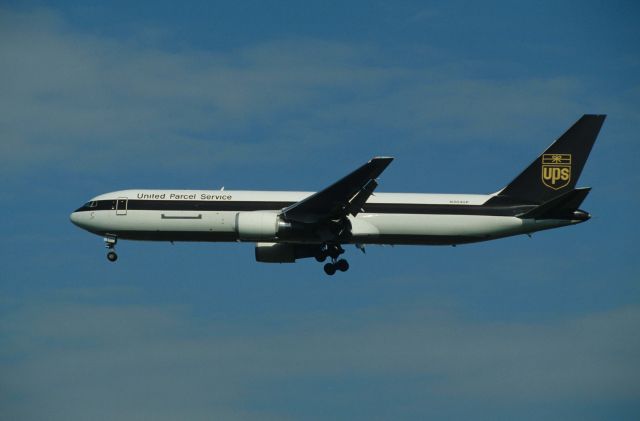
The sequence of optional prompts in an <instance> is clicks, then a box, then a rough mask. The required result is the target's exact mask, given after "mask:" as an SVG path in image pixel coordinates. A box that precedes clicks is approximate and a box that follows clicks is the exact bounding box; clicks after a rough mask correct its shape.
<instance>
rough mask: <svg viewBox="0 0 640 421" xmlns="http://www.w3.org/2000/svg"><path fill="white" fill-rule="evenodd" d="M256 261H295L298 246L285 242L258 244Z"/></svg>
mask: <svg viewBox="0 0 640 421" xmlns="http://www.w3.org/2000/svg"><path fill="white" fill-rule="evenodd" d="M256 261H257V262H263V263H294V262H295V261H296V246H294V245H293V244H283V243H258V244H256Z"/></svg>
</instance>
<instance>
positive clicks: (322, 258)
mask: <svg viewBox="0 0 640 421" xmlns="http://www.w3.org/2000/svg"><path fill="white" fill-rule="evenodd" d="M325 260H327V255H326V254H324V253H320V254H317V255H316V261H318V262H324V261H325Z"/></svg>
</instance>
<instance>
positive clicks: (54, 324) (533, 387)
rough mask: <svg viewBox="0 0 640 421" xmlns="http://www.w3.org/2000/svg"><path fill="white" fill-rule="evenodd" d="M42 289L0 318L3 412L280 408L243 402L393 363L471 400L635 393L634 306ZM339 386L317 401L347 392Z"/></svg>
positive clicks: (396, 371)
mask: <svg viewBox="0 0 640 421" xmlns="http://www.w3.org/2000/svg"><path fill="white" fill-rule="evenodd" d="M121 293H123V292H121ZM82 296H83V297H86V296H87V295H86V293H83V294H82ZM83 301H85V300H84V299H83ZM49 302H50V304H48V305H47V304H45V303H37V304H34V305H31V306H28V307H23V308H22V309H20V310H18V311H17V312H15V313H13V314H12V315H10V317H7V318H5V319H4V322H3V323H2V325H0V335H1V337H2V338H3V340H2V342H3V344H4V345H3V350H2V352H1V353H0V361H2V363H1V364H2V366H3V367H2V372H3V376H2V381H1V382H0V384H1V386H0V387H1V388H2V389H4V390H5V391H7V392H8V393H4V394H3V395H2V396H4V397H3V398H2V401H0V407H2V408H3V409H2V411H4V412H3V413H4V415H5V418H8V419H17V418H20V419H26V420H27V419H41V418H42V415H43V414H46V415H47V419H51V420H56V419H77V418H85V419H87V418H88V419H116V418H117V419H123V420H127V419H148V418H154V419H176V418H189V419H211V418H212V417H216V416H218V417H225V418H227V419H268V418H270V417H272V418H278V419H282V418H285V417H286V416H287V408H279V407H277V406H267V407H264V408H261V409H259V410H258V409H256V410H255V412H254V411H253V410H252V409H251V408H252V406H251V402H257V401H260V402H262V401H269V400H270V399H271V398H273V399H274V401H275V402H281V401H282V399H283V398H286V396H285V397H283V396H282V394H283V393H284V394H285V395H286V392H283V391H280V389H279V387H280V386H281V385H283V384H287V385H289V386H291V385H294V388H295V385H296V384H300V386H303V385H304V384H308V383H309V382H311V383H313V382H319V383H321V382H326V381H330V382H331V381H333V382H339V381H341V379H346V380H348V379H358V378H363V379H377V381H380V382H383V383H384V382H385V381H386V380H385V379H392V378H397V377H398V376H401V377H402V378H408V377H410V378H414V379H416V378H417V379H422V383H421V384H422V385H423V386H424V389H417V390H413V391H412V393H413V394H414V395H416V396H417V398H418V399H420V400H421V401H424V402H429V401H433V400H434V399H435V400H440V399H445V400H449V402H451V401H464V402H467V403H468V404H469V405H470V406H471V407H474V408H476V409H477V410H484V411H489V412H485V413H491V411H495V410H496V409H497V408H502V409H505V408H506V409H508V408H515V409H514V410H515V411H516V412H517V411H518V410H519V409H518V408H521V407H522V406H523V405H524V406H527V405H534V406H535V405H561V406H562V405H563V404H565V405H569V406H571V405H576V406H577V407H581V406H585V405H586V404H588V403H590V402H593V401H595V400H597V401H599V402H601V403H605V404H606V403H607V402H625V401H626V402H633V401H637V399H638V398H640V396H639V395H638V390H640V387H638V386H640V385H639V384H638V379H637V376H636V375H635V373H636V372H637V370H638V369H639V368H640V360H639V359H638V355H640V354H639V352H640V341H639V340H638V338H637V335H635V331H636V327H637V325H638V323H639V322H640V308H636V307H629V308H621V309H617V310H612V311H610V312H603V313H599V314H593V315H589V316H584V317H577V318H574V319H568V320H561V321H554V322H553V323H538V324H535V323H533V324H531V323H529V324H528V323H493V322H478V321H470V320H465V319H461V318H459V317H457V316H456V315H455V313H452V312H451V310H447V311H435V310H433V307H431V308H432V310H429V311H424V310H422V309H416V308H406V309H405V310H404V311H401V312H397V311H396V312H390V311H385V309H380V310H379V311H376V312H367V313H357V312H356V313H352V314H321V315H315V316H313V317H311V316H310V315H307V316H306V318H304V319H300V318H298V317H295V316H293V315H292V316H291V317H290V316H287V315H280V316H276V317H280V318H281V320H279V323H268V325H269V327H268V328H265V327H264V325H263V324H260V323H258V324H256V323H253V322H252V323H251V324H250V326H249V325H246V324H243V323H239V322H230V321H224V320H208V321H203V320H198V319H196V318H194V317H192V316H190V315H189V314H188V313H186V312H185V309H180V308H173V309H171V308H166V307H156V306H144V305H115V304H114V305H110V304H99V303H96V304H95V305H87V304H78V303H75V302H73V301H68V298H67V300H66V301H63V302H59V301H53V302H52V301H51V300H49ZM272 322H275V320H272ZM278 326H280V327H278ZM425 385H427V386H425ZM397 387H400V388H402V387H404V386H403V385H402V384H400V385H398V386H397ZM345 393H347V396H342V397H340V396H334V397H333V398H329V401H327V402H326V405H327V407H328V408H331V407H332V405H339V401H340V399H343V398H347V399H355V400H357V396H356V395H354V396H350V395H349V393H357V391H356V390H353V389H352V390H350V391H349V390H347V391H345ZM270 397H271V398H270ZM331 399H335V401H331ZM105 401H108V403H106V402H105ZM78 402H81V403H82V404H81V405H78V404H77V403H78ZM301 405H303V406H304V403H301ZM422 410H424V411H426V412H427V413H428V405H425V407H424V408H423V409H422ZM45 411H46V412H45ZM374 411H375V409H374ZM365 412H366V411H365ZM0 414H2V412H0Z"/></svg>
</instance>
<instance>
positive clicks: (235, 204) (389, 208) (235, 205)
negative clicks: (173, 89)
mask: <svg viewBox="0 0 640 421" xmlns="http://www.w3.org/2000/svg"><path fill="white" fill-rule="evenodd" d="M293 203H295V202H266V201H203V200H131V199H130V200H128V202H127V209H128V210H162V211H220V212H223V211H232V212H250V211H257V210H281V209H284V208H286V207H287V206H290V205H292V204H293ZM533 207H535V205H533V206H532V205H509V206H493V205H448V204H422V203H366V204H365V205H364V207H363V210H364V212H365V213H380V214H390V213H399V214H418V215H421V214H427V215H486V216H515V215H518V214H521V213H523V212H526V211H528V210H530V209H532V208H533ZM115 208H116V201H115V200H98V201H97V205H96V206H94V207H87V206H83V207H81V208H80V209H77V210H76V212H88V211H95V210H114V209H115Z"/></svg>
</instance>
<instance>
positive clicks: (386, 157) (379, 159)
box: [370, 156, 393, 162]
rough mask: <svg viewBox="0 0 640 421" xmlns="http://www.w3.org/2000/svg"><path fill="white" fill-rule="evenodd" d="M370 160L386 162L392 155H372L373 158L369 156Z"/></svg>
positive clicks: (389, 160) (390, 159)
mask: <svg viewBox="0 0 640 421" xmlns="http://www.w3.org/2000/svg"><path fill="white" fill-rule="evenodd" d="M371 161H387V162H391V161H393V157H392V156H374V157H373V158H371ZM371 161H370V162H371Z"/></svg>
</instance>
